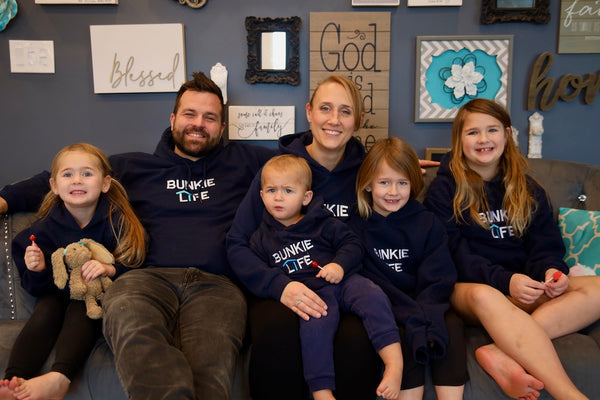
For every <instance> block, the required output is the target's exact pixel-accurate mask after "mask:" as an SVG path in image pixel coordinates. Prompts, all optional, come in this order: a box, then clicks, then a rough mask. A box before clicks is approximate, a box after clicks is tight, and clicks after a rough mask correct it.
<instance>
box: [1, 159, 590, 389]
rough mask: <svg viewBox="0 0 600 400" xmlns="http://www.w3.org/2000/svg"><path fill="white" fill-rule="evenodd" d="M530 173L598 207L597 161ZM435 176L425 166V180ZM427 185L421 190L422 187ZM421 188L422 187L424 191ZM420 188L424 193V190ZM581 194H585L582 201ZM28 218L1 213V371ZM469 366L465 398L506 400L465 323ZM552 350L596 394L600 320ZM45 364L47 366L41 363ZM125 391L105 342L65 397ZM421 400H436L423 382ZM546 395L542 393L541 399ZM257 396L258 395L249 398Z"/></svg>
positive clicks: (480, 337) (555, 196)
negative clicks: (17, 240)
mask: <svg viewBox="0 0 600 400" xmlns="http://www.w3.org/2000/svg"><path fill="white" fill-rule="evenodd" d="M530 161H531V162H530V164H531V167H532V175H533V176H534V177H535V178H537V179H538V180H539V181H540V182H541V183H542V184H543V185H544V186H545V187H546V189H547V191H548V193H549V194H550V197H551V199H552V203H553V205H554V207H555V211H556V210H558V207H572V208H584V209H588V210H600V166H598V165H589V164H580V163H573V162H566V161H555V160H544V159H541V160H530ZM434 176H435V170H429V171H428V173H427V175H426V183H429V182H430V181H431V179H433V177H434ZM425 190H426V189H425ZM425 190H424V192H425ZM424 192H423V193H424ZM582 194H584V195H585V197H586V199H585V201H581V200H582V199H583V197H581V195H582ZM32 220H33V215H32V214H17V215H12V216H0V229H2V240H1V243H0V374H2V375H3V374H4V369H5V367H6V363H7V359H8V355H9V353H10V348H11V346H12V343H13V341H14V339H15V337H16V336H17V334H18V333H19V331H20V329H21V328H22V326H23V324H24V323H25V320H26V318H27V317H28V315H29V313H30V312H31V309H32V306H33V303H34V299H33V298H32V297H31V296H29V295H28V294H27V293H25V292H24V291H23V290H22V288H21V286H20V283H19V276H18V273H17V271H16V268H15V266H14V264H13V262H12V259H11V253H10V243H11V240H12V238H13V237H14V236H15V234H16V233H18V232H19V231H20V230H22V229H23V228H25V227H26V226H28V224H30V223H31V222H32ZM466 335H467V345H468V368H469V374H470V377H471V380H470V381H469V382H468V383H467V386H466V390H465V399H476V400H479V399H507V398H508V397H506V396H505V395H504V394H503V393H502V391H501V390H500V388H499V387H498V386H497V385H496V384H495V382H494V381H493V380H492V379H491V378H490V377H489V376H488V375H487V374H486V373H485V372H484V371H483V370H482V369H481V368H480V367H479V365H478V364H477V362H476V361H475V358H474V351H475V349H476V348H477V347H479V346H481V345H483V344H486V343H489V341H490V339H489V338H488V336H487V335H486V334H485V332H484V331H483V330H482V329H481V328H478V327H467V330H466ZM554 344H555V346H556V349H557V352H558V354H559V356H560V358H561V360H562V362H563V365H564V366H565V369H566V370H567V373H568V374H569V376H571V378H572V379H573V381H574V382H575V384H576V385H577V386H578V387H579V388H580V389H581V390H582V391H583V392H584V393H585V394H587V396H588V397H589V398H590V399H600V385H599V384H598V379H600V324H599V323H596V324H594V325H593V326H592V327H590V328H588V329H586V330H585V331H584V332H580V333H574V334H571V335H567V336H565V337H562V338H559V339H556V340H555V341H554ZM248 351H249V350H248V349H246V350H245V351H244V352H243V354H242V355H241V356H240V360H239V363H238V368H237V372H236V380H235V384H234V388H233V398H234V399H235V400H247V399H249V398H250V397H249V394H248V384H247V374H246V372H247V359H248ZM47 367H48V365H46V368H47ZM125 398H126V395H125V393H124V391H123V389H122V387H121V384H120V382H119V379H118V376H117V374H116V372H115V369H114V364H113V359H112V354H111V352H110V350H109V349H108V347H107V345H106V342H105V341H104V340H103V339H100V340H99V341H98V343H97V344H96V346H95V348H94V350H93V352H92V354H91V356H90V358H89V360H88V362H87V364H86V366H85V368H84V370H83V371H82V372H81V374H80V376H78V377H77V378H76V379H75V381H74V382H73V384H72V386H71V390H70V392H69V394H68V395H67V397H66V399H100V400H104V399H106V400H119V399H125ZM425 398H426V399H435V394H434V392H433V390H432V389H431V386H430V385H428V386H427V388H426V393H425ZM550 398H551V397H550V396H549V395H548V394H547V393H546V392H545V391H543V392H542V396H541V397H540V399H550ZM254 400H260V399H254Z"/></svg>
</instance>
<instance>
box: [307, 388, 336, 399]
mask: <svg viewBox="0 0 600 400" xmlns="http://www.w3.org/2000/svg"><path fill="white" fill-rule="evenodd" d="M312 395H313V399H314V400H335V397H333V392H332V391H331V390H327V389H325V390H317V391H316V392H313V394H312Z"/></svg>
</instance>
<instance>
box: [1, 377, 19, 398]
mask: <svg viewBox="0 0 600 400" xmlns="http://www.w3.org/2000/svg"><path fill="white" fill-rule="evenodd" d="M9 383H10V381H9V380H8V379H2V380H0V400H15V399H16V397H15V395H14V394H13V391H12V389H11V388H9V387H8V385H9Z"/></svg>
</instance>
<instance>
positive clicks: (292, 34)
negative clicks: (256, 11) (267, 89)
mask: <svg viewBox="0 0 600 400" xmlns="http://www.w3.org/2000/svg"><path fill="white" fill-rule="evenodd" d="M301 24H302V21H301V19H300V17H289V18H258V17H246V31H247V32H248V69H246V82H248V83H286V84H288V85H293V86H297V85H299V84H300V71H299V69H298V66H299V64H300V57H299V55H298V42H299V38H298V33H299V32H300V26H301ZM263 32H285V33H286V54H287V60H286V68H285V70H266V69H262V68H261V66H260V60H259V58H260V54H261V34H262V33H263Z"/></svg>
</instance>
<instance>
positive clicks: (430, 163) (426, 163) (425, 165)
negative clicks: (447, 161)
mask: <svg viewBox="0 0 600 400" xmlns="http://www.w3.org/2000/svg"><path fill="white" fill-rule="evenodd" d="M419 165H420V166H421V172H422V173H423V175H425V173H426V172H427V171H426V170H425V168H430V167H438V166H439V165H440V163H439V161H431V160H419Z"/></svg>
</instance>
